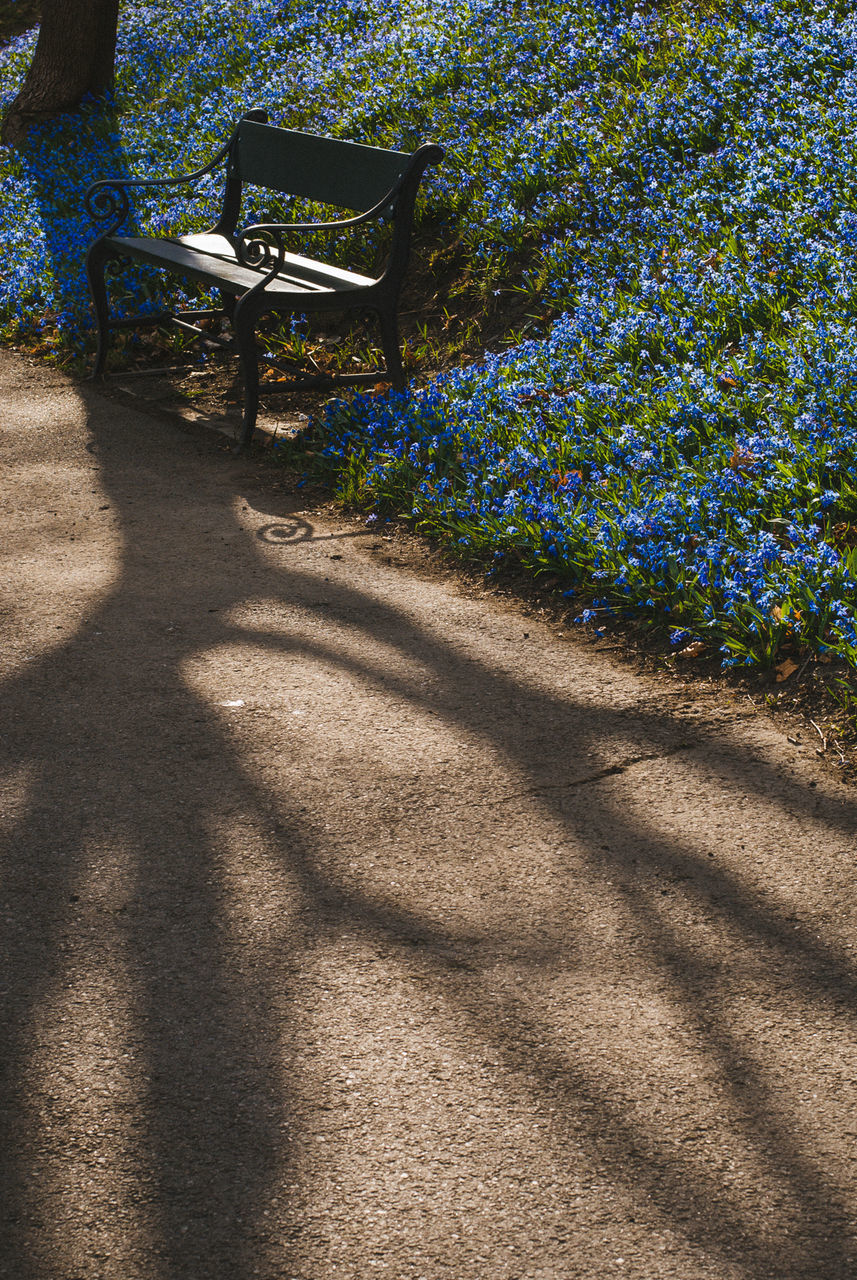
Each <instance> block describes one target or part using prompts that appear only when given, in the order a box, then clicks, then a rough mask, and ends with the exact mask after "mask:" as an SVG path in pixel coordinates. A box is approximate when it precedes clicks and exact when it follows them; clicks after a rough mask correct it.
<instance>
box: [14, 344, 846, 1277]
mask: <svg viewBox="0 0 857 1280" xmlns="http://www.w3.org/2000/svg"><path fill="white" fill-rule="evenodd" d="M0 428H1V429H2V435H3V441H2V445H3V460H4V466H3V484H2V491H0V504H2V506H3V508H4V512H3V529H4V536H3V540H2V556H3V565H2V579H0V581H2V620H3V635H4V638H3V644H2V651H0V664H2V690H0V698H1V699H2V701H0V708H2V719H3V725H2V736H0V753H2V772H0V830H1V831H2V836H3V855H2V862H0V925H1V926H2V937H3V951H2V955H3V965H2V970H0V997H2V1009H3V1025H2V1045H3V1049H2V1065H3V1074H2V1085H0V1116H2V1126H3V1132H2V1135H0V1163H2V1180H3V1188H4V1189H3V1193H2V1219H3V1225H2V1237H0V1276H2V1277H4V1280H5V1278H7V1277H8V1278H9V1280H30V1278H31V1277H32V1278H33V1280H250V1278H251V1277H256V1276H258V1277H263V1278H265V1280H338V1278H339V1277H343V1278H345V1277H355V1278H356V1277H360V1278H361V1280H365V1277H367V1276H369V1277H372V1276H378V1277H391V1278H392V1280H536V1278H537V1277H538V1278H542V1277H544V1278H550V1280H578V1278H580V1280H604V1278H607V1277H614V1276H615V1277H628V1278H631V1277H636V1278H638V1280H654V1277H675V1278H676V1280H763V1278H767V1277H770V1278H771V1280H797V1278H798V1277H807V1278H809V1277H812V1278H813V1280H827V1278H831V1280H832V1278H833V1277H837V1278H841V1280H853V1277H854V1276H855V1275H857V1239H855V1225H857V1224H855V1217H857V1145H855V1139H857V1084H855V1081H857V1026H855V1022H857V999H856V998H855V996H857V977H855V950H854V948H855V944H857V928H855V924H857V921H855V915H857V892H855V855H856V854H857V840H855V811H857V793H855V791H854V790H848V789H846V788H845V787H844V786H843V785H842V784H841V783H840V782H838V781H837V780H836V779H835V778H834V777H832V776H831V775H830V774H829V773H825V772H823V771H822V769H821V768H820V767H819V766H818V765H817V764H816V762H815V761H814V760H813V758H812V753H811V749H809V748H804V749H802V748H800V747H797V746H794V745H792V744H790V743H789V742H788V741H787V740H786V738H785V735H784V734H783V733H782V732H781V731H780V730H779V729H778V728H777V727H776V726H773V725H772V724H771V723H769V722H768V720H767V719H766V718H765V717H764V716H762V715H758V714H756V713H755V712H754V711H753V709H752V708H751V707H750V706H749V704H748V703H747V702H744V704H743V707H742V705H741V704H740V703H739V702H738V701H737V700H730V699H729V697H728V696H727V695H725V694H724V695H715V696H713V697H712V696H703V694H702V692H699V693H695V692H693V691H690V692H689V691H687V690H682V689H680V688H679V687H678V686H677V685H670V684H669V683H668V682H664V681H659V680H658V679H655V678H642V677H639V676H636V675H634V674H632V673H631V672H630V671H629V670H628V669H627V667H622V666H620V665H614V664H613V662H612V660H611V657H610V655H605V654H596V653H594V652H593V651H592V649H591V647H589V646H587V645H586V644H585V643H583V641H582V640H581V639H580V638H578V637H575V636H571V637H570V636H567V635H566V636H562V635H560V634H558V632H557V629H556V626H555V625H553V624H548V623H547V622H544V623H543V622H540V621H539V620H538V619H535V620H534V619H533V618H531V617H525V616H524V615H523V613H522V612H521V611H520V610H518V609H516V608H515V607H514V606H512V605H510V604H508V603H504V602H502V601H500V600H498V599H496V598H492V597H491V596H490V595H487V594H484V593H481V592H479V591H476V590H475V589H473V588H472V587H467V586H465V585H462V584H461V583H460V582H456V580H455V579H454V578H453V577H452V576H450V575H444V574H442V573H440V572H438V571H437V570H435V569H432V570H431V571H429V569H427V568H425V567H421V564H420V560H419V553H418V552H417V551H415V550H413V549H412V548H410V549H409V547H407V546H404V545H400V544H399V542H398V541H397V540H395V539H394V540H392V541H386V540H385V539H384V538H383V537H382V536H380V535H379V534H377V533H372V532H371V531H369V530H367V529H366V528H365V527H362V526H360V525H356V524H351V523H349V522H348V521H347V520H345V519H340V518H339V517H336V516H335V515H333V516H332V515H331V514H330V513H327V514H317V513H314V512H313V511H308V510H306V509H303V508H302V507H301V505H300V502H301V499H300V496H299V495H297V496H295V495H293V494H290V493H289V492H288V491H287V490H286V489H285V488H278V487H277V485H278V483H279V481H278V473H277V472H276V471H275V470H274V469H272V467H271V466H270V465H269V464H267V463H266V462H265V461H264V460H261V461H260V460H256V459H249V460H247V459H244V460H236V459H234V458H232V457H231V456H230V455H229V454H228V453H224V452H223V451H222V450H221V449H219V448H218V447H217V446H216V445H215V444H214V443H212V441H211V440H210V439H209V438H207V437H202V436H199V435H197V436H195V435H193V434H187V433H182V432H180V431H179V430H177V429H176V428H175V427H174V426H170V425H169V424H166V423H164V422H162V421H159V420H157V419H155V418H150V417H147V416H145V415H144V414H142V413H134V412H132V411H130V410H127V409H121V408H117V406H116V405H115V404H112V403H110V402H109V401H107V400H105V399H103V398H101V397H100V396H99V395H97V394H94V393H84V392H82V391H81V389H80V388H79V387H76V386H74V385H73V384H72V383H70V382H68V381H67V380H65V379H64V378H63V377H61V376H60V375H59V374H55V373H50V372H46V371H45V370H43V369H33V368H30V367H29V366H28V365H27V364H25V363H24V362H23V361H22V360H20V359H19V358H17V357H15V356H13V355H10V354H9V353H0Z"/></svg>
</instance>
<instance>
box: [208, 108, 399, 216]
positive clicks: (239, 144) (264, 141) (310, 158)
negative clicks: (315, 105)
mask: <svg viewBox="0 0 857 1280" xmlns="http://www.w3.org/2000/svg"><path fill="white" fill-rule="evenodd" d="M412 161H413V157H412V156H410V155H408V154H406V153H405V152H403V151H383V150H381V148H379V147H367V146H364V145H363V144H362V143H359V142H340V141H339V140H338V139H335V138H322V137H317V136H315V135H314V134H309V133H298V132H296V131H294V130H292V129H278V128H275V127H274V126H273V125H269V124H257V123H256V122H255V121H253V120H242V121H241V122H240V123H239V125H238V129H237V135H236V139H235V151H234V153H233V173H234V174H235V176H236V177H238V178H239V179H240V181H241V182H249V183H254V184H256V185H257V186H260V187H267V188H268V189H269V190H272V191H281V192H284V193H286V194H288V195H293V196H300V197H306V198H307V199H309V200H316V201H318V202H319V203H320V204H329V205H335V206H336V207H338V208H342V209H351V210H354V211H355V212H361V213H362V212H364V211H365V210H367V209H371V208H373V207H374V206H375V205H376V204H378V203H379V201H381V200H382V199H383V198H384V196H385V195H386V194H387V192H388V191H389V190H390V188H391V187H392V186H393V185H394V184H395V183H396V182H397V180H398V179H399V178H400V177H401V175H402V174H403V173H404V172H405V170H406V169H408V168H409V167H410V166H411V164H412Z"/></svg>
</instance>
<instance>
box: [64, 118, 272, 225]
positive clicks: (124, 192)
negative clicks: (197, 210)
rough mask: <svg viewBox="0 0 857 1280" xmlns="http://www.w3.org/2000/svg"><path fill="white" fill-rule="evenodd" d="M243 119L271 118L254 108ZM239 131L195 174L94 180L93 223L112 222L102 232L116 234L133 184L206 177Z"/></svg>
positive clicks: (172, 183) (90, 191)
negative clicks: (171, 176)
mask: <svg viewBox="0 0 857 1280" xmlns="http://www.w3.org/2000/svg"><path fill="white" fill-rule="evenodd" d="M241 119H242V120H256V121H258V122H260V123H261V124H265V123H267V120H268V113H267V112H266V111H262V110H258V109H254V110H253V111H247V112H246V113H245V114H244V115H243V116H242V117H241ZM235 133H236V131H235V130H233V132H232V135H231V137H230V138H229V140H228V141H227V142H225V143H224V144H223V146H222V147H221V148H220V150H219V151H217V152H216V154H215V155H213V156H212V157H211V159H210V160H209V161H208V163H207V164H204V165H203V166H202V168H201V169H195V170H194V171H193V173H181V174H178V175H177V176H176V177H173V178H99V180H98V181H97V182H93V183H92V184H91V186H89V187H88V188H87V190H86V193H85V194H84V197H83V203H84V206H85V208H86V212H87V213H88V214H89V216H90V217H91V218H92V220H93V222H106V223H109V224H110V225H109V226H108V227H107V228H106V229H105V230H104V231H103V232H102V235H103V236H110V235H112V234H113V232H114V231H116V230H117V229H118V228H119V227H120V226H121V225H122V223H123V222H124V221H125V218H126V217H127V216H128V212H129V210H130V207H131V204H130V201H129V199H128V191H129V189H131V188H133V187H177V186H183V185H185V184H186V183H189V182H196V181H197V180H198V179H199V178H204V177H205V175H206V174H208V173H211V172H212V171H213V170H214V169H216V168H217V166H218V165H219V164H221V163H222V162H223V160H224V159H225V158H226V156H227V155H228V154H229V151H230V150H231V148H232V146H233V144H234V142H235Z"/></svg>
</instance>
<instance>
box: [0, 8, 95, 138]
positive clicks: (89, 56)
mask: <svg viewBox="0 0 857 1280" xmlns="http://www.w3.org/2000/svg"><path fill="white" fill-rule="evenodd" d="M118 16H119V0H42V22H41V26H40V28H39V38H38V41H37V43H36V52H35V54H34V55H33V61H32V63H31V64H30V69H29V71H28V72H27V75H26V78H25V80H24V83H23V85H22V86H21V89H20V92H19V93H18V96H17V98H15V100H14V102H13V103H12V105H11V106H10V107H9V110H8V112H7V113H6V115H5V117H4V119H3V129H2V137H3V141H4V142H10V143H18V142H21V141H22V140H23V138H24V137H25V136H26V132H27V126H28V125H29V124H30V123H31V122H32V121H34V120H39V119H42V118H44V117H45V116H51V115H55V114H57V113H58V112H60V111H71V110H73V109H74V108H75V107H76V106H78V104H79V103H80V101H81V99H82V98H84V97H86V96H87V95H88V94H92V95H94V96H96V97H100V96H101V95H102V94H104V93H105V92H106V91H107V90H108V89H110V87H111V86H112V84H113V63H114V57H115V54H116V26H117V22H118Z"/></svg>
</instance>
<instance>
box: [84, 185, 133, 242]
mask: <svg viewBox="0 0 857 1280" xmlns="http://www.w3.org/2000/svg"><path fill="white" fill-rule="evenodd" d="M84 204H85V205H86V212H87V213H88V214H89V216H90V217H91V218H92V220H93V222H98V223H101V222H106V223H108V224H109V225H108V226H107V227H105V229H104V230H103V231H102V233H101V234H102V235H105V236H112V235H113V233H114V232H115V231H118V230H119V228H120V227H121V226H122V223H123V222H124V221H125V219H126V218H127V217H128V214H129V212H130V209H131V202H130V200H129V199H128V192H127V191H126V189H125V187H124V186H122V185H121V184H120V183H114V182H110V181H108V180H105V181H103V182H95V183H93V185H92V186H91V187H90V188H89V190H88V191H87V193H86V196H85V199H84Z"/></svg>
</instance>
